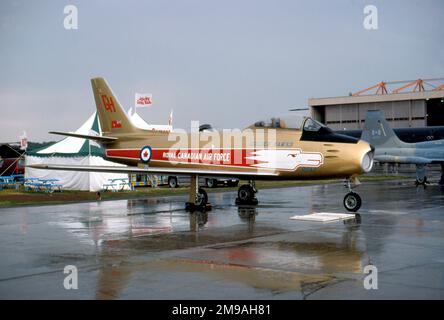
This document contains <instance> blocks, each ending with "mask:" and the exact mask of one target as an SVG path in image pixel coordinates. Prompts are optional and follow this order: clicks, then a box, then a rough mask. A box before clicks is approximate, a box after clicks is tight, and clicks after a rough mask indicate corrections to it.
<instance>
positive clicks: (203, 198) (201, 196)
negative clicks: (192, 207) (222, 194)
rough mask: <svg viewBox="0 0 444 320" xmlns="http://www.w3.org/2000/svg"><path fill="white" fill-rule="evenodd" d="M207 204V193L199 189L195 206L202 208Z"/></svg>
mask: <svg viewBox="0 0 444 320" xmlns="http://www.w3.org/2000/svg"><path fill="white" fill-rule="evenodd" d="M207 203H208V194H207V192H206V191H205V190H204V189H202V188H199V190H198V193H197V199H196V206H202V207H204V206H205V205H206V204H207Z"/></svg>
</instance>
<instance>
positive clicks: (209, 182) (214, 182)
mask: <svg viewBox="0 0 444 320" xmlns="http://www.w3.org/2000/svg"><path fill="white" fill-rule="evenodd" d="M206 185H207V187H208V188H216V186H217V180H216V179H207V180H206Z"/></svg>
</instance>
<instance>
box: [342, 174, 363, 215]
mask: <svg viewBox="0 0 444 320" xmlns="http://www.w3.org/2000/svg"><path fill="white" fill-rule="evenodd" d="M355 184H356V185H355V187H356V186H358V185H359V180H358V179H357V178H355ZM345 187H346V188H348V190H349V193H347V194H346V195H345V197H344V201H343V204H344V207H345V209H347V210H348V211H351V212H356V211H358V210H359V208H361V204H362V199H361V197H360V196H359V194H357V193H356V192H353V187H352V182H351V179H347V181H346V184H345Z"/></svg>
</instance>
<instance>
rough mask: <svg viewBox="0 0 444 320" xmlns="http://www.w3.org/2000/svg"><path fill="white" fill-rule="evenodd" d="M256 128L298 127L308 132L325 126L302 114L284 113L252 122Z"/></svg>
mask: <svg viewBox="0 0 444 320" xmlns="http://www.w3.org/2000/svg"><path fill="white" fill-rule="evenodd" d="M254 127H256V128H280V129H298V130H304V131H310V132H317V131H319V130H320V129H321V128H323V127H325V126H324V125H323V124H322V123H320V122H318V121H316V120H314V119H312V118H310V117H304V116H297V115H285V116H280V117H273V118H271V119H267V120H263V121H257V122H255V123H254Z"/></svg>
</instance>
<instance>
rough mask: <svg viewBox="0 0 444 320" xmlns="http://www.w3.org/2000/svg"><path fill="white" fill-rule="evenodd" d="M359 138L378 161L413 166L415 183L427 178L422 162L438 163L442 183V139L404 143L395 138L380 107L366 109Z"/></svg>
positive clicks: (443, 166)
mask: <svg viewBox="0 0 444 320" xmlns="http://www.w3.org/2000/svg"><path fill="white" fill-rule="evenodd" d="M361 139H362V140H365V141H367V142H368V143H370V144H371V145H373V147H375V157H374V159H375V160H376V161H378V162H382V163H407V164H415V165H416V183H417V184H424V183H425V182H426V181H427V176H426V165H428V164H431V163H439V164H441V180H440V181H439V183H440V184H441V185H443V184H444V140H435V141H424V142H417V143H407V142H403V141H401V140H399V138H398V137H397V136H396V134H395V132H394V131H393V129H392V128H391V127H390V126H389V124H388V122H387V120H386V119H385V117H384V113H383V112H382V111H380V110H369V111H367V115H366V118H365V124H364V129H363V130H362V136H361Z"/></svg>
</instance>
